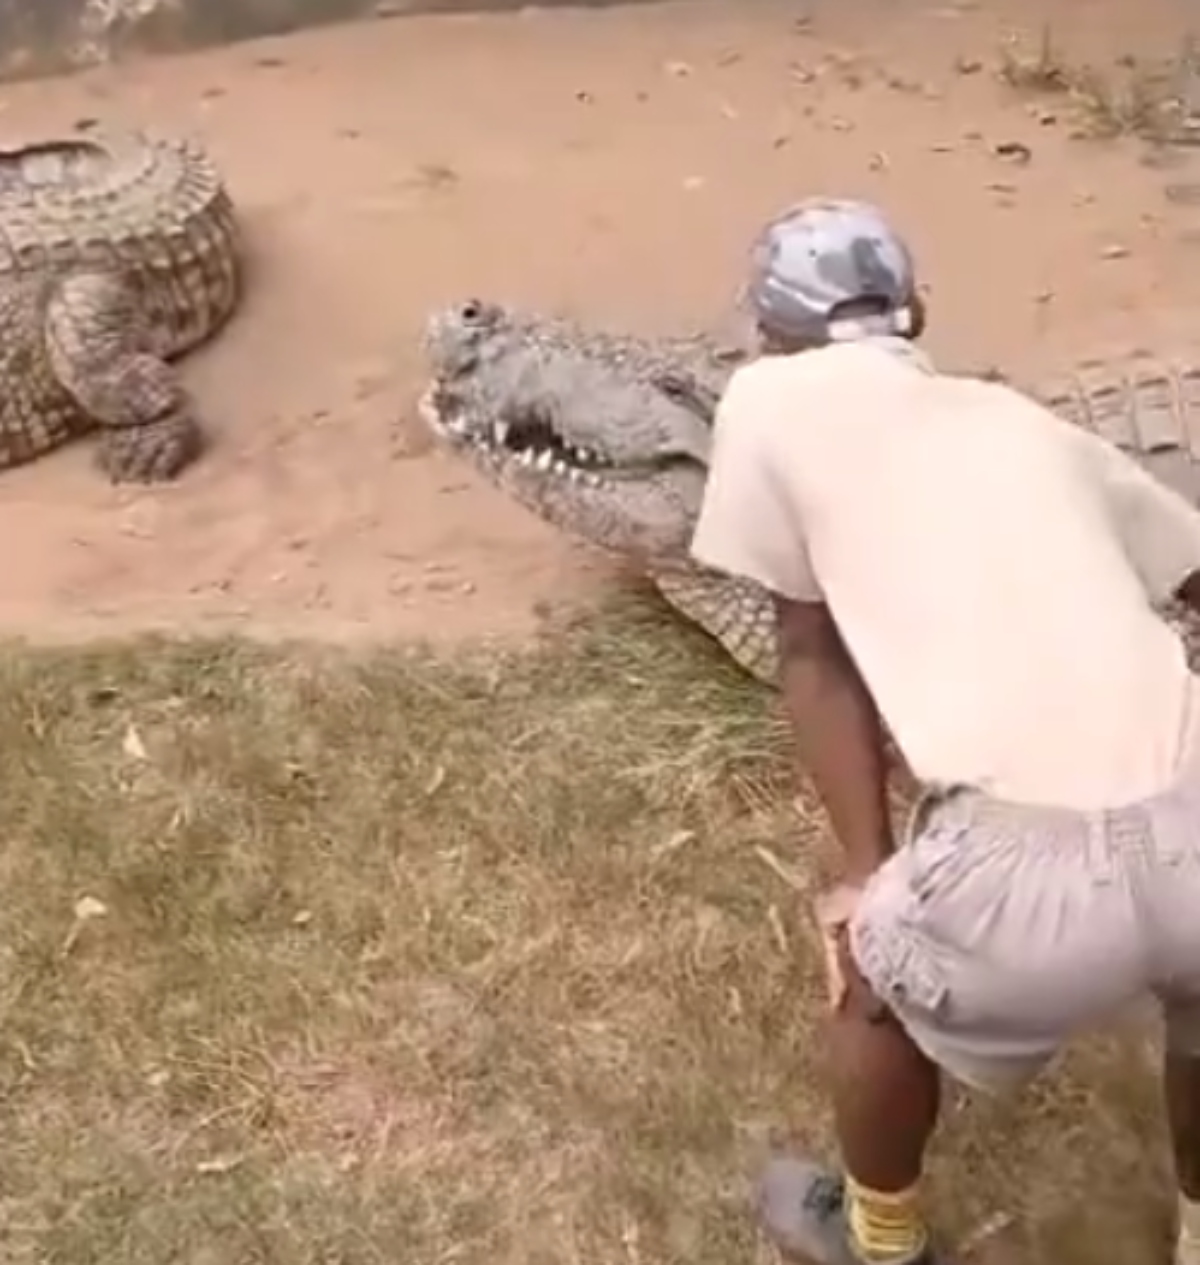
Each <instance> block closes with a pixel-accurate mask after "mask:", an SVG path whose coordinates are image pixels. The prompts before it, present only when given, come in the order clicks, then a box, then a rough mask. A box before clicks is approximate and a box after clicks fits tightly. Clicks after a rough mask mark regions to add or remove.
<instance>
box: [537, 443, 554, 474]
mask: <svg viewBox="0 0 1200 1265" xmlns="http://www.w3.org/2000/svg"><path fill="white" fill-rule="evenodd" d="M533 464H534V468H535V469H537V470H549V469H550V467H551V466H552V465H553V464H554V454H553V453H552V452H551V451H550V449H549V448H543V449H542V451H541V452H540V453H538V458H537V460H536V461H535V462H534V463H533Z"/></svg>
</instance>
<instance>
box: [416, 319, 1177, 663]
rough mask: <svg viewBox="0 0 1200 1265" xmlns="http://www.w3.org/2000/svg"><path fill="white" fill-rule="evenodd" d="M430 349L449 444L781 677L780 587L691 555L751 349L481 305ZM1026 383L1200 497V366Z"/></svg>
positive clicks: (1084, 372)
mask: <svg viewBox="0 0 1200 1265" xmlns="http://www.w3.org/2000/svg"><path fill="white" fill-rule="evenodd" d="M423 345H424V350H425V355H426V359H427V361H428V364H429V367H430V371H431V372H430V381H429V384H428V386H427V388H426V390H425V391H424V393H423V394H422V396H421V398H420V401H419V403H418V413H419V415H420V417H421V419H422V420H423V422H424V424H425V425H426V426H428V427H429V428H430V429H431V430H432V431H433V432H434V434H435V435H436V436H437V437H438V438H439V440H440V441H441V442H442V443H444V444H445V445H446V446H447V447H448V448H449V449H450V450H451V451H453V452H455V453H457V454H459V455H461V456H463V457H464V458H466V459H467V460H468V461H470V462H471V464H472V465H473V466H474V467H475V468H476V469H477V470H479V471H481V472H482V473H483V474H484V475H485V476H486V477H487V478H488V479H489V480H490V481H491V482H493V483H495V484H496V485H497V486H499V487H500V488H501V489H503V490H504V491H505V492H507V493H508V494H509V495H511V496H512V497H514V498H515V499H516V500H517V501H519V502H520V503H521V504H522V505H524V506H525V507H526V508H528V509H530V510H532V511H533V512H534V513H535V514H537V515H538V516H539V517H541V518H542V519H544V520H545V521H547V522H549V523H551V524H552V525H554V526H556V527H559V528H561V529H563V530H566V531H569V532H571V533H572V534H574V535H576V536H579V537H582V538H583V539H585V540H587V541H590V542H591V543H593V544H595V545H598V546H600V547H602V548H604V549H606V550H609V551H611V552H614V553H616V554H618V555H621V556H623V557H625V558H628V559H630V560H631V561H633V562H634V564H635V565H636V567H637V568H638V569H639V570H640V571H641V572H643V573H644V574H645V575H646V576H647V577H648V578H649V580H650V581H651V582H652V584H653V585H654V586H655V588H656V589H657V590H658V591H659V593H660V594H661V595H662V596H663V598H665V599H666V601H667V602H668V603H669V604H670V605H671V606H672V607H674V608H675V610H676V611H677V612H678V613H680V614H681V615H683V616H684V618H685V619H687V620H689V621H690V622H691V623H693V624H696V625H698V626H699V627H700V628H701V629H703V630H704V631H705V632H706V633H708V634H709V636H710V637H712V638H714V639H715V640H716V641H717V642H718V643H719V645H720V646H722V647H723V648H724V650H725V651H726V653H727V654H728V655H729V656H730V657H732V659H733V660H734V661H735V662H736V663H737V664H738V665H740V666H741V667H742V668H743V669H744V670H746V671H747V672H749V673H750V674H752V675H753V676H755V677H757V678H758V679H759V680H761V681H764V682H767V683H771V684H773V683H774V682H775V680H776V677H777V668H778V662H777V656H776V647H775V617H774V604H773V600H772V598H771V596H770V595H769V594H768V593H767V592H766V591H765V590H764V589H763V588H762V587H761V586H759V585H757V584H755V583H753V582H752V581H749V580H746V579H742V578H738V577H731V576H728V575H725V574H723V573H720V572H716V571H713V570H710V569H708V568H706V567H703V566H701V565H700V564H698V563H697V562H695V561H694V560H693V559H692V558H691V557H690V556H689V552H688V548H689V544H690V541H691V535H692V530H693V527H694V525H695V521H696V518H697V515H698V514H699V510H700V503H701V500H702V497H703V492H704V481H705V475H706V472H707V463H708V454H709V449H710V442H711V425H712V419H713V415H714V412H715V409H716V405H717V401H718V400H719V399H720V396H721V392H722V391H723V389H724V386H725V384H726V383H727V382H728V380H729V377H730V375H731V374H732V372H733V371H734V369H735V368H736V367H737V366H738V364H740V363H743V362H744V360H745V359H746V358H747V353H746V352H744V351H743V350H742V349H739V348H736V347H722V346H720V345H719V344H718V343H717V342H716V341H715V340H713V339H711V338H709V337H706V336H705V335H703V334H688V335H683V336H679V337H674V338H665V339H650V338H641V337H637V336H633V335H628V334H619V333H614V332H610V331H607V330H597V329H588V328H585V327H583V326H581V325H579V324H577V323H575V322H573V321H570V320H568V319H565V318H561V317H552V316H543V315H539V314H536V313H532V312H525V311H522V310H519V309H516V308H512V307H509V306H507V305H504V304H501V303H495V302H490V301H485V300H481V299H466V300H463V301H462V302H459V303H455V304H453V305H451V306H449V307H446V308H444V309H441V310H439V311H437V312H435V313H433V314H432V315H431V316H430V318H429V320H428V321H427V324H426V328H425V331H424V338H423ZM984 376H987V377H990V378H993V379H997V378H1003V375H1001V374H999V373H997V372H996V371H994V370H992V371H988V372H987V373H986V375H984ZM1028 393H1029V394H1030V395H1032V396H1034V397H1035V398H1037V399H1039V400H1040V401H1041V402H1042V403H1044V404H1045V405H1046V406H1047V407H1049V408H1050V409H1051V410H1052V411H1053V412H1055V413H1056V414H1057V415H1058V416H1060V417H1061V418H1063V419H1064V420H1065V421H1067V422H1069V423H1071V424H1074V425H1078V426H1084V427H1087V428H1089V429H1091V430H1093V431H1095V432H1096V433H1098V434H1100V435H1101V436H1103V437H1104V438H1105V439H1106V440H1108V441H1109V442H1111V443H1114V444H1117V445H1118V446H1120V447H1121V448H1123V449H1124V450H1126V451H1127V452H1129V453H1130V454H1131V455H1132V456H1133V457H1134V458H1135V459H1136V460H1138V461H1139V462H1140V463H1142V464H1143V465H1144V466H1145V467H1146V468H1147V469H1148V470H1149V471H1150V472H1151V473H1152V474H1154V475H1155V476H1156V477H1158V478H1160V479H1162V480H1163V481H1164V482H1166V483H1167V484H1168V485H1169V486H1171V487H1173V488H1175V489H1176V490H1177V491H1179V492H1180V493H1182V494H1183V495H1184V496H1186V497H1187V498H1188V499H1189V500H1191V501H1192V502H1193V503H1200V463H1198V461H1197V458H1198V457H1200V363H1197V364H1179V365H1176V364H1173V363H1170V362H1167V361H1148V360H1145V359H1144V358H1141V357H1130V358H1129V359H1128V361H1127V362H1090V363H1089V362H1084V363H1082V364H1081V365H1080V366H1079V367H1078V368H1077V369H1076V370H1075V371H1073V372H1072V373H1070V374H1067V375H1065V376H1063V377H1062V378H1061V379H1059V380H1058V381H1055V382H1050V383H1048V384H1045V385H1043V386H1037V387H1034V388H1032V389H1029V390H1028Z"/></svg>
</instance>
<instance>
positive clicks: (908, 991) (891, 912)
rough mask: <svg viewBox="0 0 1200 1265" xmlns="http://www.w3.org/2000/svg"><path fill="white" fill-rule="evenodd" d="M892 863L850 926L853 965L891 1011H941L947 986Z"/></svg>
mask: <svg viewBox="0 0 1200 1265" xmlns="http://www.w3.org/2000/svg"><path fill="white" fill-rule="evenodd" d="M906 868H907V867H904V866H898V867H895V868H894V869H893V870H892V872H891V873H882V872H881V873H880V874H879V875H878V876H877V881H876V882H874V883H873V884H872V885H871V887H870V888H869V889H868V892H867V893H866V895H865V896H864V898H863V903H862V904H861V905H860V906H859V909H858V911H857V913H856V915H855V917H854V919H853V921H852V922H851V925H850V946H851V951H852V953H853V955H854V961H855V965H856V966H857V967H858V969H859V970H860V971H861V972H862V976H863V978H864V979H865V980H866V981H867V983H868V984H869V985H870V986H871V989H872V991H873V992H874V993H875V995H876V996H877V997H878V998H879V999H880V1001H883V1002H886V1003H887V1004H888V1005H889V1006H890V1007H892V1008H893V1009H894V1010H895V1011H896V1012H897V1013H903V1012H904V1011H906V1010H907V1011H920V1012H921V1013H922V1014H924V1015H927V1016H930V1017H934V1016H941V1015H943V1014H945V1012H946V1010H947V1008H948V1006H949V1002H950V989H949V985H948V982H947V979H946V976H945V973H944V972H943V970H942V967H941V963H940V962H939V961H938V958H937V955H936V954H935V952H934V951H933V950H932V946H930V944H929V943H928V941H927V940H926V938H925V937H924V936H923V935H922V933H921V929H920V926H919V917H918V916H917V912H918V911H917V909H916V908H915V906H914V902H915V901H916V897H915V894H914V893H913V891H912V889H911V888H910V886H909V882H908V878H907V876H906V875H905V874H904V873H903V870H904V869H906Z"/></svg>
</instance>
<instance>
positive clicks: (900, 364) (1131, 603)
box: [692, 342, 1200, 809]
mask: <svg viewBox="0 0 1200 1265" xmlns="http://www.w3.org/2000/svg"><path fill="white" fill-rule="evenodd" d="M692 548H693V553H694V556H695V557H696V559H697V560H698V561H700V562H701V563H704V564H707V565H708V566H711V567H715V568H717V569H718V570H721V571H724V572H726V573H731V574H735V575H741V576H745V577H748V578H750V579H752V580H756V581H758V582H759V583H760V584H762V585H764V586H765V587H766V588H768V589H771V590H773V591H774V592H776V593H778V594H780V595H782V596H784V597H788V598H792V599H795V600H798V601H805V602H825V603H827V604H828V606H829V608H830V611H831V612H832V614H833V616H834V619H835V620H836V622H837V624H838V627H839V629H840V631H841V633H842V637H843V640H844V641H845V643H846V645H847V647H848V649H849V651H850V653H851V655H852V656H853V658H854V660H855V662H856V664H857V666H858V669H859V671H860V673H861V675H862V677H863V679H864V681H865V682H866V684H867V687H868V688H869V689H870V691H871V693H872V695H873V697H874V698H875V701H876V704H877V706H878V707H879V709H880V712H881V714H882V715H883V717H884V719H885V721H886V723H887V725H888V728H889V729H890V730H891V732H892V734H893V735H894V737H895V739H896V741H897V742H898V743H899V745H900V748H901V750H902V751H903V752H904V755H905V758H906V759H907V760H908V762H909V764H910V766H911V767H912V770H913V772H914V773H915V774H916V775H917V777H919V778H921V779H922V780H923V781H926V782H928V783H933V784H962V785H968V786H973V787H976V788H978V789H980V790H982V791H985V792H987V793H989V794H992V795H995V796H998V797H1001V798H1005V799H1010V800H1017V801H1021V802H1025V803H1031V804H1038V803H1040V804H1053V805H1057V806H1060V807H1064V808H1079V809H1094V808H1112V807H1118V806H1120V805H1122V804H1126V803H1130V802H1133V801H1135V800H1139V799H1143V798H1146V797H1147V796H1150V795H1152V794H1155V793H1158V792H1160V791H1162V790H1164V789H1166V788H1167V787H1168V786H1170V785H1171V784H1172V783H1173V782H1174V781H1175V780H1176V778H1177V777H1178V776H1179V774H1180V771H1181V769H1182V768H1183V766H1184V764H1185V763H1187V764H1189V766H1190V765H1191V764H1193V763H1194V760H1195V758H1196V757H1197V756H1200V697H1198V695H1197V684H1196V681H1195V679H1194V678H1193V677H1192V675H1191V673H1190V672H1189V670H1188V667H1187V664H1186V661H1185V656H1184V650H1183V646H1182V642H1181V640H1180V638H1179V637H1178V636H1177V634H1176V633H1175V631H1174V630H1173V629H1172V628H1171V627H1170V626H1169V625H1168V624H1167V623H1165V622H1164V621H1163V620H1162V619H1161V618H1160V617H1159V615H1158V614H1157V613H1156V612H1155V611H1154V609H1153V608H1152V606H1151V602H1154V601H1158V600H1161V599H1164V598H1166V597H1168V596H1170V595H1171V594H1172V593H1173V592H1174V591H1175V590H1176V589H1177V588H1178V586H1179V584H1180V583H1181V582H1182V581H1183V580H1184V579H1185V578H1186V576H1187V575H1188V574H1189V573H1190V572H1192V571H1194V570H1197V569H1200V512H1197V511H1196V510H1195V509H1193V508H1192V507H1191V506H1190V505H1189V504H1188V503H1187V502H1186V501H1185V500H1183V499H1182V498H1181V497H1180V496H1178V495H1177V494H1175V493H1174V492H1172V491H1170V490H1168V489H1167V488H1166V487H1165V486H1163V485H1161V484H1160V483H1159V482H1158V481H1157V480H1155V479H1153V478H1152V477H1151V476H1150V475H1148V474H1146V473H1145V472H1144V471H1143V470H1142V469H1141V468H1140V467H1139V466H1138V465H1137V464H1136V463H1134V462H1133V461H1132V460H1131V459H1130V458H1128V457H1127V456H1126V455H1125V454H1124V453H1122V452H1121V451H1120V450H1119V449H1117V448H1116V447H1114V446H1112V445H1110V444H1108V443H1107V442H1106V441H1104V440H1102V439H1100V438H1098V437H1097V436H1095V435H1092V434H1090V433H1089V432H1087V431H1085V430H1083V429H1081V428H1078V427H1075V426H1073V425H1071V424H1070V423H1068V422H1065V421H1062V420H1060V419H1059V418H1058V417H1056V416H1055V415H1054V414H1052V413H1050V412H1049V411H1048V410H1046V409H1044V408H1043V407H1042V406H1041V405H1039V404H1037V403H1035V402H1034V401H1033V400H1030V399H1027V398H1026V397H1024V396H1022V395H1021V394H1019V393H1018V392H1016V391H1014V390H1012V389H1010V388H1008V387H1005V386H1002V385H1000V384H997V383H990V382H983V381H979V380H976V379H970V378H957V377H949V376H942V375H939V374H936V373H934V372H932V370H931V369H930V368H929V366H928V364H927V362H924V361H923V360H922V359H921V358H919V357H908V356H897V355H895V354H894V350H891V349H889V348H888V347H887V346H886V345H881V344H879V343H872V342H857V343H845V344H834V345H833V346H830V347H826V348H822V349H820V350H816V351H809V352H804V353H801V354H799V355H793V356H770V357H764V358H762V359H760V360H757V361H755V362H753V363H752V364H749V365H747V366H745V367H743V368H741V369H739V370H738V371H737V373H736V374H735V375H734V377H733V379H732V380H731V382H730V384H729V387H728V389H727V392H726V394H725V396H724V398H723V399H722V401H721V404H720V407H719V410H718V414H717V418H716V423H715V434H714V441H713V453H712V460H711V469H710V473H709V478H708V484H707V489H706V492H705V497H704V504H703V507H702V510H701V514H700V519H699V523H698V525H697V527H696V532H695V536H694V540H693V546H692Z"/></svg>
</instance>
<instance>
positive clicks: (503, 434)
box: [492, 422, 509, 447]
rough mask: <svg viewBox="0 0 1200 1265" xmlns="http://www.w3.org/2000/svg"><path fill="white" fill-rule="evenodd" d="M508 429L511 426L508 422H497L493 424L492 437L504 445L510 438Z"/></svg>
mask: <svg viewBox="0 0 1200 1265" xmlns="http://www.w3.org/2000/svg"><path fill="white" fill-rule="evenodd" d="M508 430H509V427H508V423H507V422H495V423H493V425H492V438H493V439H494V440H495V441H496V443H498V444H500V445H501V446H502V447H503V445H504V441H505V440H506V439H507V438H508Z"/></svg>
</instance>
